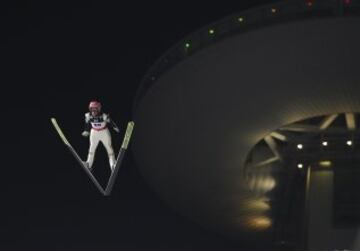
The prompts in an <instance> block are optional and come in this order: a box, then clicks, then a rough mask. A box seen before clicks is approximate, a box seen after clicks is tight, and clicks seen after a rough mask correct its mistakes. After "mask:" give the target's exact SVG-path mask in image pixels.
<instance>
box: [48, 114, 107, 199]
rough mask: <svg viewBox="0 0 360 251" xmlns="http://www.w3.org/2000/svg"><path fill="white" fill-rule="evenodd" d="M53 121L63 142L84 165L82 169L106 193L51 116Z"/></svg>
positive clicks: (81, 164)
mask: <svg viewBox="0 0 360 251" xmlns="http://www.w3.org/2000/svg"><path fill="white" fill-rule="evenodd" d="M51 123H52V124H53V126H54V128H55V129H56V132H57V133H58V135H59V136H60V138H61V140H62V141H63V143H64V144H65V145H66V146H67V148H68V149H69V150H70V152H71V153H72V155H73V156H74V157H75V159H76V160H77V161H78V162H79V164H80V166H81V167H82V169H83V170H84V171H85V173H86V174H87V175H88V176H89V178H90V179H91V181H92V182H93V183H94V185H95V186H96V188H97V189H98V190H99V191H100V193H101V194H103V195H105V191H104V189H103V188H102V187H101V185H100V184H99V182H98V181H97V180H96V178H95V177H94V175H93V174H92V173H91V172H90V170H89V169H88V168H87V167H86V166H85V165H84V163H83V161H82V160H81V158H80V157H79V155H78V154H77V152H76V151H75V149H74V148H73V147H72V146H71V144H70V142H69V141H68V140H67V138H66V137H65V135H64V133H63V132H62V130H61V128H60V126H59V125H58V123H57V121H56V119H55V118H51Z"/></svg>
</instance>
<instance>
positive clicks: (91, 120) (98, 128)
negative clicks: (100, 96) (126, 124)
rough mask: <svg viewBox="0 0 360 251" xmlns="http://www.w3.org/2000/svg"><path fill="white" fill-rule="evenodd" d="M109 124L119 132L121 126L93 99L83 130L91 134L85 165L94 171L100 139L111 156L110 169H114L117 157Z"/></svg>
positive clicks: (87, 134)
mask: <svg viewBox="0 0 360 251" xmlns="http://www.w3.org/2000/svg"><path fill="white" fill-rule="evenodd" d="M108 125H110V126H111V127H112V128H113V129H114V131H116V132H117V133H119V131H120V130H119V128H118V127H117V125H116V124H115V123H114V122H113V121H112V120H111V118H110V116H109V114H106V113H103V112H102V111H101V104H100V102H98V101H91V102H90V104H89V112H88V113H86V114H85V129H84V131H83V132H82V136H84V137H89V136H90V146H89V153H88V156H87V160H86V162H84V164H85V166H87V167H88V168H89V170H90V171H92V165H93V163H94V158H95V152H96V148H97V146H98V144H99V142H100V141H101V143H102V144H103V145H104V147H105V148H106V151H107V154H108V156H109V164H110V169H111V171H114V168H115V163H116V159H115V154H114V149H113V147H112V144H111V134H110V131H109V129H108Z"/></svg>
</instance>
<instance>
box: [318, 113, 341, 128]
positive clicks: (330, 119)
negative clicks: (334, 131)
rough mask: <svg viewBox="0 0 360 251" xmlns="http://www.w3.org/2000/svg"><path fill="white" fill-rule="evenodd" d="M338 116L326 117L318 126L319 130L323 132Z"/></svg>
mask: <svg viewBox="0 0 360 251" xmlns="http://www.w3.org/2000/svg"><path fill="white" fill-rule="evenodd" d="M338 116H339V114H332V115H329V116H326V117H325V118H324V120H323V121H322V122H321V124H320V126H319V127H320V130H325V129H326V128H328V127H329V126H330V125H331V124H332V123H333V122H334V120H335V119H336V118H337V117H338Z"/></svg>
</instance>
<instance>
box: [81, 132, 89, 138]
mask: <svg viewBox="0 0 360 251" xmlns="http://www.w3.org/2000/svg"><path fill="white" fill-rule="evenodd" d="M89 134H90V133H89V132H88V131H83V132H82V133H81V135H82V136H83V137H89Z"/></svg>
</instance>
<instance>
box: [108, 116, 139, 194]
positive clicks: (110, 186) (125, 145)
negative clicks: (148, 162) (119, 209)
mask: <svg viewBox="0 0 360 251" xmlns="http://www.w3.org/2000/svg"><path fill="white" fill-rule="evenodd" d="M134 126H135V123H134V122H133V121H130V122H128V124H127V127H126V132H125V136H124V139H123V142H122V144H121V148H120V151H119V154H118V156H117V159H116V164H115V169H114V171H113V172H112V173H111V175H110V178H109V181H108V184H107V186H106V189H105V195H106V196H109V195H110V194H111V191H112V189H113V187H114V184H115V180H116V176H117V173H118V171H119V169H120V166H121V162H122V160H123V158H124V155H125V152H126V149H127V148H128V146H129V143H130V139H131V135H132V132H133V129H134Z"/></svg>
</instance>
